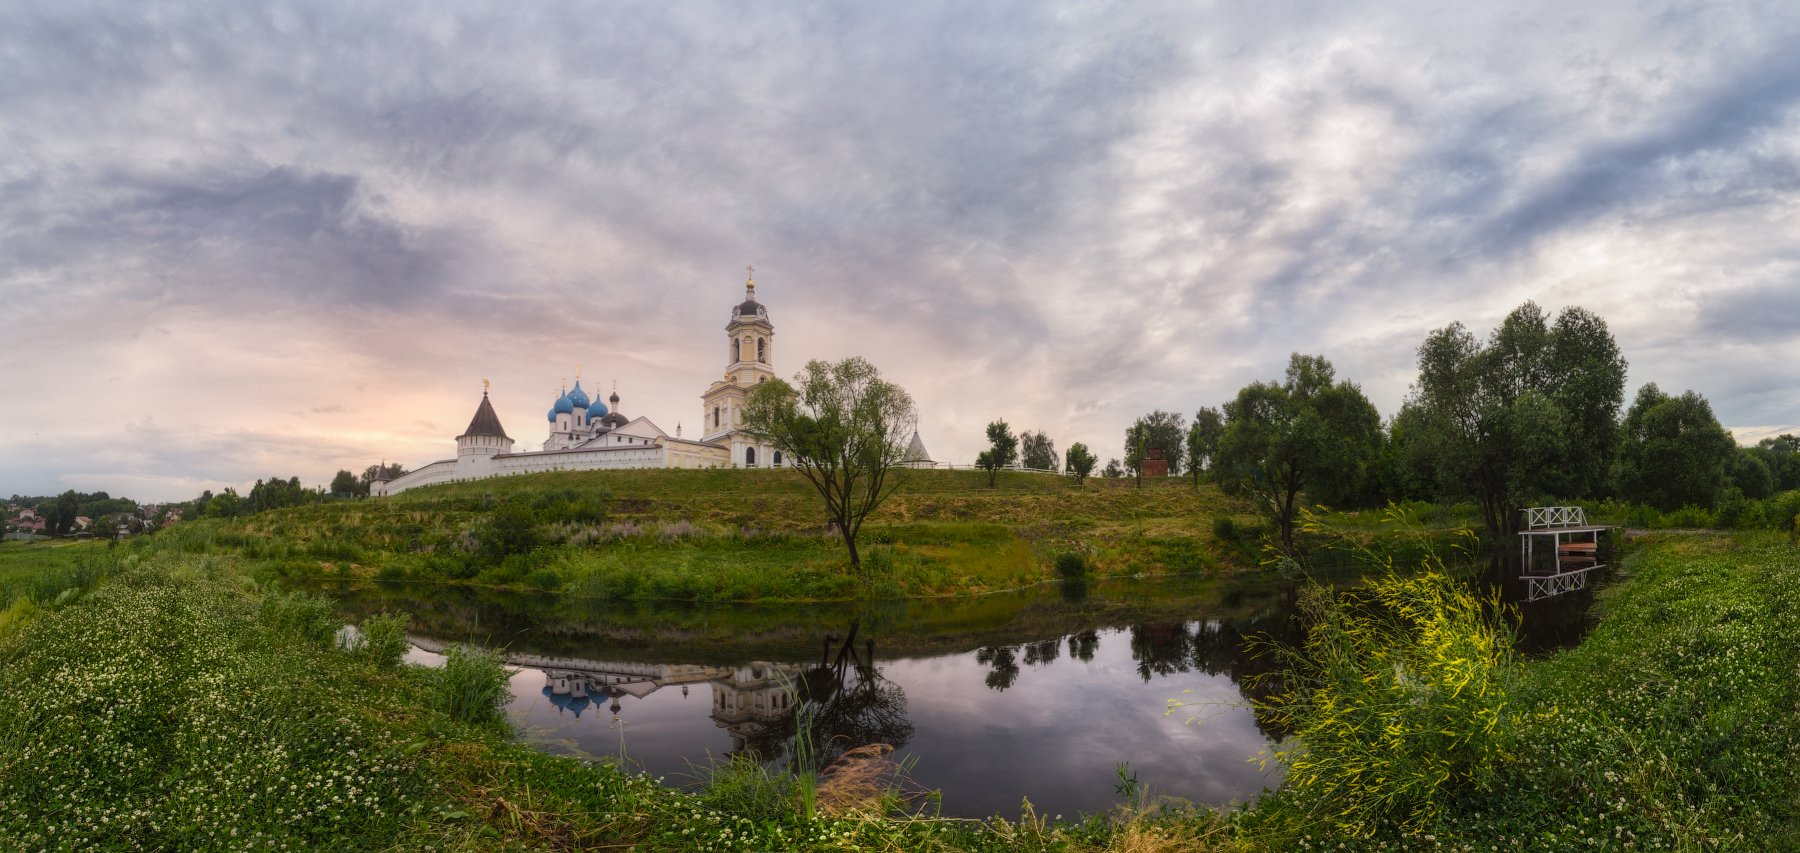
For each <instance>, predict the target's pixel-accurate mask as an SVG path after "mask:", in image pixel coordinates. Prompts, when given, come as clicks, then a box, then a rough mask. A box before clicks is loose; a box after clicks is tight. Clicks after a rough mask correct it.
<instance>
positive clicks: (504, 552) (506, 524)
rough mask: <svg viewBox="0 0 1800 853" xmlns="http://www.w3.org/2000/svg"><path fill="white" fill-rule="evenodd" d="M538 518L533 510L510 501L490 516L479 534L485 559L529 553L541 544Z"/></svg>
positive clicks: (496, 560) (499, 558)
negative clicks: (538, 533) (534, 516)
mask: <svg viewBox="0 0 1800 853" xmlns="http://www.w3.org/2000/svg"><path fill="white" fill-rule="evenodd" d="M536 524H537V521H536V519H535V518H533V517H532V513H531V510H530V509H529V508H527V507H524V506H520V505H518V504H508V505H506V506H503V507H501V508H500V509H499V510H497V511H496V512H495V513H494V514H493V515H492V516H489V517H488V520H487V523H485V524H483V525H482V527H481V530H480V532H478V533H477V534H476V538H477V539H479V540H480V541H481V545H480V552H481V557H482V560H483V561H484V562H487V563H490V564H491V563H498V562H500V561H502V560H504V559H506V558H507V557H510V556H514V555H517V554H527V553H530V552H531V549H533V548H536V547H537V545H538V535H537V526H536Z"/></svg>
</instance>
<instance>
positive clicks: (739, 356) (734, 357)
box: [731, 338, 744, 364]
mask: <svg viewBox="0 0 1800 853" xmlns="http://www.w3.org/2000/svg"><path fill="white" fill-rule="evenodd" d="M741 346H743V344H741V343H739V342H738V339H737V338H732V339H731V361H732V363H733V364H736V363H737V362H740V361H743V360H744V359H743V351H742V350H740V349H739V347H741Z"/></svg>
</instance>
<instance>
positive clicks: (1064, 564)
mask: <svg viewBox="0 0 1800 853" xmlns="http://www.w3.org/2000/svg"><path fill="white" fill-rule="evenodd" d="M1056 573H1057V574H1059V575H1062V576H1063V577H1065V578H1078V577H1081V576H1082V575H1085V574H1087V560H1085V559H1083V558H1082V556H1081V555H1080V554H1077V553H1075V552H1074V551H1064V552H1063V553H1061V554H1057V555H1056Z"/></svg>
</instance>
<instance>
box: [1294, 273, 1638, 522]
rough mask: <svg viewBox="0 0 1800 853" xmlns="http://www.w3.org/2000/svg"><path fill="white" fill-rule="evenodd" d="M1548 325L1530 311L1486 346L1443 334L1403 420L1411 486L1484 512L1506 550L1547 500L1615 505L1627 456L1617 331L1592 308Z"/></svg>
mask: <svg viewBox="0 0 1800 853" xmlns="http://www.w3.org/2000/svg"><path fill="white" fill-rule="evenodd" d="M1547 319H1548V318H1546V317H1545V315H1544V313H1543V311H1542V309H1540V308H1538V306H1537V304H1536V303H1532V302H1527V303H1525V304H1524V305H1521V306H1519V307H1518V308H1517V309H1514V311H1513V312H1512V313H1511V314H1508V315H1507V316H1506V319H1505V320H1504V321H1502V322H1501V324H1500V326H1499V328H1497V329H1495V330H1494V331H1493V333H1492V334H1490V335H1489V336H1488V339H1487V341H1486V342H1485V343H1484V342H1482V341H1480V340H1478V339H1477V338H1476V337H1475V336H1474V335H1473V334H1472V333H1470V332H1469V331H1468V330H1467V329H1465V328H1464V327H1463V326H1462V324H1460V323H1453V324H1451V325H1449V326H1447V327H1445V328H1443V329H1440V330H1438V331H1436V332H1433V333H1432V334H1431V336H1430V337H1428V338H1427V339H1426V341H1425V343H1424V344H1423V345H1422V346H1420V348H1419V380H1418V384H1417V385H1416V386H1415V388H1414V392H1413V394H1412V396H1411V397H1409V398H1408V400H1407V402H1406V410H1407V411H1403V412H1402V414H1401V417H1400V418H1399V419H1397V422H1399V423H1401V424H1403V425H1404V434H1405V438H1406V441H1407V443H1406V445H1405V446H1404V448H1402V454H1401V461H1402V462H1403V464H1405V465H1406V466H1407V467H1408V468H1410V469H1411V472H1412V473H1411V477H1410V478H1411V480H1412V481H1413V482H1415V483H1418V484H1421V485H1424V486H1425V487H1427V488H1429V489H1431V490H1432V493H1433V494H1432V496H1433V497H1443V498H1468V499H1471V500H1473V501H1475V502H1476V504H1477V505H1479V506H1480V507H1481V508H1482V513H1483V519H1484V522H1485V524H1486V526H1487V530H1488V533H1489V535H1490V536H1492V537H1494V538H1496V539H1505V538H1510V537H1511V536H1512V535H1513V534H1514V533H1516V532H1517V530H1518V524H1519V522H1518V516H1519V508H1520V507H1524V506H1530V505H1532V504H1533V502H1535V501H1536V500H1537V499H1538V498H1540V497H1541V496H1544V495H1551V496H1555V497H1556V498H1557V499H1559V500H1562V499H1569V498H1599V497H1603V496H1604V495H1605V492H1606V490H1607V486H1608V477H1609V475H1610V473H1611V466H1612V460H1613V457H1614V455H1615V453H1616V452H1617V448H1618V445H1619V423H1618V418H1619V407H1620V405H1621V404H1622V402H1623V399H1624V393H1625V391H1624V388H1625V367H1626V363H1625V359H1624V357H1623V356H1621V355H1620V354H1619V348H1618V346H1617V344H1615V343H1614V342H1613V338H1612V334H1611V332H1609V331H1608V330H1607V327H1606V322H1605V321H1604V320H1601V319H1600V318H1599V317H1597V316H1595V315H1594V314H1592V313H1589V312H1587V311H1584V310H1582V309H1580V308H1566V309H1564V310H1563V312H1562V313H1561V314H1559V315H1558V316H1557V318H1556V322H1555V324H1554V325H1552V324H1549V323H1548V322H1547ZM1327 502H1328V503H1329V501H1327Z"/></svg>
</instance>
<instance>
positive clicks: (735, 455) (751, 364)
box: [700, 267, 779, 468]
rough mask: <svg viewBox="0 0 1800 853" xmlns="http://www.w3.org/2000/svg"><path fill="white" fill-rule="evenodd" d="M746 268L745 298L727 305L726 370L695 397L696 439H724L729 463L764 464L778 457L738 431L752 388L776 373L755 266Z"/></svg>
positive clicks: (770, 330)
mask: <svg viewBox="0 0 1800 853" xmlns="http://www.w3.org/2000/svg"><path fill="white" fill-rule="evenodd" d="M747 269H748V270H749V273H750V274H749V276H748V277H746V279H745V281H744V301H743V302H740V303H738V304H736V305H733V306H731V319H730V321H729V322H727V323H726V324H725V375H724V377H723V379H722V380H720V381H715V382H713V384H712V387H711V388H708V389H707V391H706V393H705V394H702V395H701V397H700V403H701V412H700V419H701V423H702V424H703V425H704V429H703V433H702V434H703V437H702V439H701V440H702V441H707V442H714V443H719V444H726V445H729V446H730V447H731V459H732V464H733V465H734V466H740V465H741V466H747V467H765V468H766V467H769V466H770V465H771V464H779V463H776V462H775V461H774V460H775V459H776V458H777V457H776V456H775V455H774V454H773V453H772V451H770V450H769V449H768V448H764V447H760V446H759V445H756V444H755V443H754V442H752V441H751V440H750V439H749V437H748V436H745V435H744V434H743V433H741V432H739V427H740V425H741V424H742V423H743V420H742V418H743V410H744V404H745V403H746V402H748V401H749V398H750V391H751V389H753V388H755V387H756V386H757V385H758V384H761V383H763V382H767V381H769V380H770V379H774V378H775V325H774V324H773V323H770V322H769V309H768V308H767V307H766V306H764V305H763V304H762V303H761V302H758V301H756V268H755V267H748V268H747Z"/></svg>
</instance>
